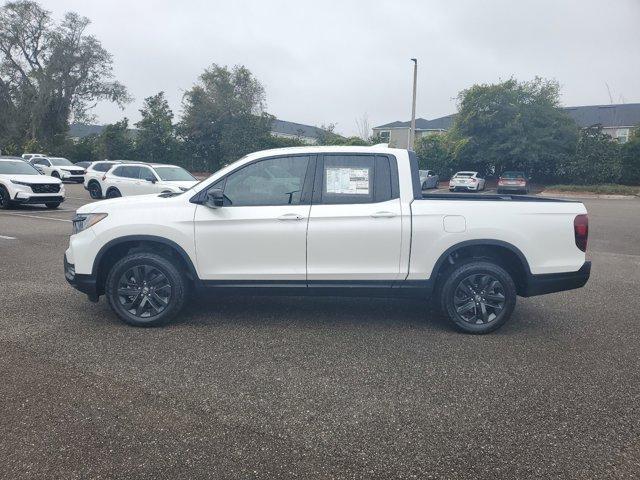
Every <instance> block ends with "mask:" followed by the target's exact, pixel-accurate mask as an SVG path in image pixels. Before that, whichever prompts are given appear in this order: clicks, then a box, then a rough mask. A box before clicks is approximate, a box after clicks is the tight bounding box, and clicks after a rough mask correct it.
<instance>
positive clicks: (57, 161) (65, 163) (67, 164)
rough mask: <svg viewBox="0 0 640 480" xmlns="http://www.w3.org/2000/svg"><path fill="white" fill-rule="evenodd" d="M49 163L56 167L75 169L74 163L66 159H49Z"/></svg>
mask: <svg viewBox="0 0 640 480" xmlns="http://www.w3.org/2000/svg"><path fill="white" fill-rule="evenodd" d="M49 161H50V162H51V165H53V166H56V167H73V163H71V162H70V161H69V160H67V159H66V158H49Z"/></svg>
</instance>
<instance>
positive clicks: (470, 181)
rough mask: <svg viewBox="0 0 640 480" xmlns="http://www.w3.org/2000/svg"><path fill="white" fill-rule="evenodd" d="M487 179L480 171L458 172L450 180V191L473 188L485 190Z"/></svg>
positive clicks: (474, 189) (475, 190) (476, 190)
mask: <svg viewBox="0 0 640 480" xmlns="http://www.w3.org/2000/svg"><path fill="white" fill-rule="evenodd" d="M484 185H485V180H484V178H482V177H480V174H479V173H478V172H458V173H456V174H455V175H454V176H453V177H451V180H449V191H451V192H454V191H456V190H467V191H468V190H472V191H474V192H479V191H480V190H484Z"/></svg>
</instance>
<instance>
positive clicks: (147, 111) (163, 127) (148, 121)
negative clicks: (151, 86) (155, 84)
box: [136, 92, 179, 163]
mask: <svg viewBox="0 0 640 480" xmlns="http://www.w3.org/2000/svg"><path fill="white" fill-rule="evenodd" d="M140 114H141V115H142V119H141V120H140V121H139V122H137V123H136V127H137V128H138V131H137V134H136V151H137V157H138V158H139V159H140V160H145V161H149V162H160V163H174V162H175V161H176V160H177V156H178V155H177V153H178V149H179V144H178V141H177V139H176V135H175V128H174V126H173V112H172V111H171V108H170V107H169V103H168V102H167V99H166V98H165V97H164V92H159V93H157V94H156V95H153V96H151V97H147V98H145V100H144V105H143V107H142V109H141V110H140Z"/></svg>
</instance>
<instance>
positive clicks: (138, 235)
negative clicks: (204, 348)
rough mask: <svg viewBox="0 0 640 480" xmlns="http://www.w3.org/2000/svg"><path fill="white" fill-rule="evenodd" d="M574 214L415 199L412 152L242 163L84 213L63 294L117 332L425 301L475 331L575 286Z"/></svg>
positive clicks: (325, 151)
mask: <svg viewBox="0 0 640 480" xmlns="http://www.w3.org/2000/svg"><path fill="white" fill-rule="evenodd" d="M587 235H588V220H587V211H586V209H585V207H584V205H583V204H582V203H580V202H574V201H567V200H555V199H550V198H541V197H531V196H510V195H487V194H450V193H432V194H423V192H422V188H421V184H420V175H419V171H418V162H417V159H416V156H415V154H414V153H413V152H410V151H407V150H400V149H392V148H387V147H386V146H374V147H295V148H284V149H277V150H267V151H262V152H257V153H252V154H250V155H247V156H245V157H244V158H242V159H240V160H238V161H237V162H235V163H233V164H231V165H228V166H226V167H225V168H223V169H222V170H220V171H218V172H216V173H214V174H213V175H212V176H211V177H209V178H208V179H207V180H204V181H202V182H200V183H199V184H197V185H195V186H194V187H192V188H191V189H189V190H187V191H185V192H182V193H165V194H153V195H144V196H136V197H128V198H116V199H112V200H105V201H100V202H95V203H90V204H88V205H85V206H83V207H82V208H80V209H79V210H78V211H77V215H76V217H75V218H74V220H73V235H72V236H71V238H70V245H69V248H68V250H67V251H66V253H65V257H64V268H65V276H66V279H67V280H68V282H69V283H70V284H71V285H73V286H74V287H75V288H77V289H78V290H80V291H81V292H84V293H86V294H87V295H88V296H89V299H90V300H92V301H97V300H98V298H99V297H100V296H101V295H105V296H106V297H107V301H108V303H109V305H110V306H111V308H112V309H113V311H114V312H115V313H116V315H118V317H120V318H121V319H122V320H123V321H125V322H126V323H128V324H130V325H134V326H154V325H160V324H164V323H166V322H167V321H169V320H171V319H172V318H174V317H176V315H178V314H179V313H180V310H181V308H182V307H183V304H184V302H185V299H186V298H187V293H188V292H189V291H190V290H192V289H198V290H200V289H209V290H208V291H209V292H210V294H214V292H216V293H222V292H233V293H238V292H240V293H241V294H245V295H253V294H258V293H260V294H264V293H269V294H283V293H284V294H287V295H355V296H395V297H418V298H422V299H424V300H425V301H426V300H427V299H428V298H429V297H431V298H432V299H434V300H435V301H436V302H437V304H438V305H439V306H440V307H441V309H442V311H443V312H444V313H445V314H446V315H447V317H448V318H449V319H450V320H451V322H452V323H453V325H454V326H455V327H457V328H458V329H460V330H462V331H464V332H468V333H487V332H490V331H493V330H495V329H496V328H498V327H500V326H501V325H503V324H504V323H505V322H506V321H507V319H508V318H509V317H510V316H511V313H512V312H513V310H514V307H515V304H516V296H518V295H520V296H523V297H529V296H532V295H540V294H545V293H550V292H558V291H561V290H569V289H574V288H579V287H582V286H583V285H584V284H585V283H586V282H587V280H588V279H589V273H590V267H591V264H590V262H588V261H586V259H585V251H586V247H587Z"/></svg>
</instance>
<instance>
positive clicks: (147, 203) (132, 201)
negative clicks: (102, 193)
mask: <svg viewBox="0 0 640 480" xmlns="http://www.w3.org/2000/svg"><path fill="white" fill-rule="evenodd" d="M171 200H172V198H171V197H161V196H160V194H158V193H152V194H150V195H136V196H133V197H118V198H110V199H107V200H100V201H98V202H93V203H87V204H86V205H83V206H82V207H80V208H79V209H78V210H77V213H80V214H83V213H93V212H99V213H111V212H117V211H119V210H130V209H137V210H139V209H144V208H147V207H149V208H153V207H157V206H158V204H159V203H166V202H167V201H171Z"/></svg>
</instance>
